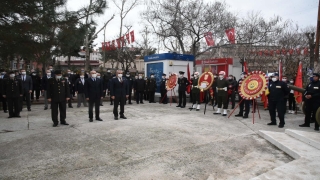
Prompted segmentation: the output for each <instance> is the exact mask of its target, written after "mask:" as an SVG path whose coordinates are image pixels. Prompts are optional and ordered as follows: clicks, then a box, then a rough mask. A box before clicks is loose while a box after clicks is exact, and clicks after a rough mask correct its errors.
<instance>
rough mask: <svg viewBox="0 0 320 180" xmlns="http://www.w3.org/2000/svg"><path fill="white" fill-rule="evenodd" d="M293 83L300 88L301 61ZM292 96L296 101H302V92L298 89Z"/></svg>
mask: <svg viewBox="0 0 320 180" xmlns="http://www.w3.org/2000/svg"><path fill="white" fill-rule="evenodd" d="M294 85H295V86H297V87H299V88H302V63H301V62H299V67H298V72H297V76H296V81H295V82H294ZM294 97H295V98H296V102H297V103H301V102H302V93H300V92H298V91H294Z"/></svg>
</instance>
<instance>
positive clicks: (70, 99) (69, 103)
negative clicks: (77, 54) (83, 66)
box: [64, 72, 73, 108]
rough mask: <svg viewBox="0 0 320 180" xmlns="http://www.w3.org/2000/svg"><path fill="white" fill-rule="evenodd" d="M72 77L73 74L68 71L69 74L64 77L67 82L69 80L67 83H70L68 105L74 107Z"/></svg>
mask: <svg viewBox="0 0 320 180" xmlns="http://www.w3.org/2000/svg"><path fill="white" fill-rule="evenodd" d="M69 77H70V78H72V76H71V74H69V72H68V74H65V75H64V79H65V80H66V82H67V84H68V86H69V91H70V93H69V100H68V107H69V108H73V106H72V87H73V84H72V82H71V81H70V78H69Z"/></svg>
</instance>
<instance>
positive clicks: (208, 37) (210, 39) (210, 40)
mask: <svg viewBox="0 0 320 180" xmlns="http://www.w3.org/2000/svg"><path fill="white" fill-rule="evenodd" d="M204 38H205V39H206V42H207V45H208V46H214V40H213V37H212V32H207V33H204Z"/></svg>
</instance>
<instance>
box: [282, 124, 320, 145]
mask: <svg viewBox="0 0 320 180" xmlns="http://www.w3.org/2000/svg"><path fill="white" fill-rule="evenodd" d="M285 133H286V134H288V135H290V136H292V137H294V138H296V139H298V140H300V141H302V142H304V143H306V144H308V145H310V146H312V147H315V148H317V149H319V150H320V136H319V133H317V132H305V131H297V130H293V129H286V131H285Z"/></svg>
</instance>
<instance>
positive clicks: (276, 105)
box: [268, 73, 290, 128]
mask: <svg viewBox="0 0 320 180" xmlns="http://www.w3.org/2000/svg"><path fill="white" fill-rule="evenodd" d="M269 91H270V94H269V95H268V102H269V113H270V117H271V123H268V125H277V122H276V110H277V112H278V117H279V119H280V124H279V126H278V127H279V128H283V127H284V124H285V122H284V113H285V110H286V109H285V108H284V98H285V96H287V95H288V94H289V92H290V89H289V88H288V86H287V84H286V83H285V82H283V81H279V74H277V73H275V74H274V76H273V77H272V82H271V83H270V85H269Z"/></svg>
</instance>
